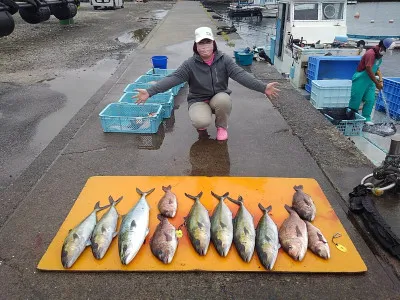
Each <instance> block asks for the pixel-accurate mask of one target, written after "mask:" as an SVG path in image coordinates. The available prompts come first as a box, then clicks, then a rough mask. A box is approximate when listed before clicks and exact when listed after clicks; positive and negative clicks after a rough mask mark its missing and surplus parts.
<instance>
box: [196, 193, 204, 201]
mask: <svg viewBox="0 0 400 300" xmlns="http://www.w3.org/2000/svg"><path fill="white" fill-rule="evenodd" d="M201 196H203V192H200V193H199V194H198V195H197V196H196V198H197V199H199V200H200V198H201Z"/></svg>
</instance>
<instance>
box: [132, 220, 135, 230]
mask: <svg viewBox="0 0 400 300" xmlns="http://www.w3.org/2000/svg"><path fill="white" fill-rule="evenodd" d="M132 227H136V222H135V220H132V222H131V228H132Z"/></svg>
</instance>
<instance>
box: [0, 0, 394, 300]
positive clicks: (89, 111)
mask: <svg viewBox="0 0 400 300" xmlns="http://www.w3.org/2000/svg"><path fill="white" fill-rule="evenodd" d="M183 15H184V16H186V18H182V16H183ZM199 24H204V25H209V26H213V23H212V21H211V19H209V18H208V17H207V15H206V14H205V12H204V10H203V9H202V8H201V7H200V6H199V3H198V2H186V1H180V2H178V3H177V4H176V5H175V6H174V8H173V9H172V10H171V11H170V12H169V14H168V15H167V17H166V18H165V19H164V20H163V22H162V23H161V24H160V25H159V26H158V27H157V28H156V29H155V30H154V31H153V32H152V33H151V34H150V36H149V37H148V39H146V40H145V41H144V43H143V48H140V49H138V50H137V51H136V52H135V54H134V55H131V56H129V57H128V58H127V59H126V60H124V61H123V62H122V64H121V66H120V67H119V68H118V69H117V70H116V72H114V74H113V75H112V76H111V77H110V78H109V80H107V82H106V83H105V84H104V85H103V86H102V87H101V88H100V89H99V90H98V91H96V93H95V94H94V95H93V96H92V97H91V98H90V100H89V101H88V102H87V103H86V104H85V105H84V106H83V107H82V109H81V110H80V111H79V112H78V113H77V115H76V116H75V117H74V118H73V119H72V120H71V121H70V122H69V124H68V125H67V126H66V127H64V128H63V129H62V130H61V132H60V134H59V135H57V137H56V138H55V139H54V140H53V141H52V142H51V143H50V144H49V146H48V147H47V148H46V149H45V150H44V151H43V152H42V153H41V155H39V157H38V158H37V159H36V160H35V161H34V162H33V164H32V165H31V166H30V167H29V168H28V170H27V171H26V172H24V174H23V176H21V177H20V178H18V180H16V182H15V183H14V185H13V186H12V187H9V188H8V189H7V190H6V191H5V193H4V194H3V195H4V198H3V199H4V200H6V201H3V202H2V205H3V207H2V208H3V210H2V211H5V210H8V211H12V212H13V213H12V215H11V217H10V218H7V219H2V224H3V226H2V228H1V230H0V240H1V241H2V243H1V244H0V260H1V265H0V281H1V283H2V286H3V291H2V297H4V298H6V299H18V298H27V297H31V298H35V299H41V298H58V299H64V298H69V299H70V298H73V299H80V298H104V297H105V298H117V297H118V298H128V297H132V294H133V293H134V295H138V296H137V297H139V298H142V299H155V298H156V299H158V298H193V297H196V298H204V299H205V298H233V299H243V298H272V299H291V298H295V297H296V298H306V299H321V298H332V297H335V298H343V299H345V298H359V299H361V298H362V299H395V298H396V297H397V296H398V293H399V291H398V290H397V289H398V287H399V284H398V283H399V282H398V280H397V279H396V277H394V276H393V272H391V269H390V266H389V265H388V264H387V263H386V262H385V261H383V260H382V258H381V257H380V256H379V255H377V253H373V252H372V251H371V249H370V248H369V247H368V246H367V245H366V243H365V241H364V239H363V238H362V236H361V235H360V233H359V232H358V231H357V230H356V228H355V227H354V225H353V224H352V223H351V222H350V220H349V219H348V217H347V214H346V213H347V209H346V206H345V205H344V204H343V200H342V198H341V195H340V193H338V190H339V191H346V189H347V188H348V187H349V186H351V185H352V182H351V180H355V179H354V177H355V176H354V174H359V172H360V169H355V168H356V166H360V165H361V166H364V167H365V168H366V169H368V168H369V167H370V165H371V164H370V162H368V160H366V159H365V157H363V156H362V155H360V154H359V152H357V151H356V149H355V148H354V146H353V145H352V144H351V143H350V142H349V141H347V140H346V139H343V138H342V137H341V136H340V135H339V134H337V133H336V132H335V131H334V130H333V129H332V126H330V124H329V123H328V122H327V121H326V120H325V119H324V118H323V117H322V116H320V117H318V116H315V118H314V116H313V118H311V117H310V115H312V114H313V113H312V112H311V108H308V106H307V105H305V104H304V103H302V102H301V98H300V97H301V96H300V95H299V94H297V92H295V91H294V90H293V89H292V88H291V86H290V85H289V84H288V83H287V82H286V81H284V80H282V79H281V78H280V77H279V76H280V75H279V74H277V72H275V71H274V69H272V68H266V67H265V65H261V64H257V65H255V66H254V73H256V68H257V67H258V68H262V71H260V72H258V74H259V76H260V78H263V74H264V76H265V77H264V79H267V78H268V80H270V79H276V80H279V81H280V82H281V88H282V92H281V96H280V99H279V100H278V101H276V102H274V105H272V103H271V102H269V101H267V100H266V99H265V97H264V96H263V95H262V94H260V93H256V92H254V91H250V90H247V89H246V88H244V87H242V86H240V85H239V84H237V83H235V82H234V81H231V82H230V88H231V89H232V91H233V94H232V98H233V111H232V117H231V122H230V127H229V134H230V138H229V141H228V142H227V143H218V142H216V141H215V140H214V139H215V128H213V126H212V128H210V135H211V139H210V140H202V141H199V140H198V138H197V135H196V131H195V130H194V129H193V128H192V126H191V124H190V121H189V118H188V113H187V103H186V101H185V92H187V90H185V89H183V90H181V93H180V94H179V95H178V96H177V98H176V104H177V105H176V106H177V107H176V109H175V112H174V119H172V120H170V121H169V122H166V123H165V124H164V126H163V127H162V128H163V129H160V132H159V133H158V134H157V135H155V136H147V137H146V136H137V135H129V134H105V133H103V132H102V130H101V126H100V122H99V119H98V113H99V112H100V111H101V110H102V109H103V108H104V107H105V106H106V105H107V104H108V103H110V102H115V101H117V100H118V99H119V97H120V95H121V93H122V91H123V88H124V87H125V86H126V85H127V84H128V83H130V82H132V80H134V79H136V78H137V77H138V76H140V75H141V74H143V73H144V72H145V71H147V70H148V69H149V68H150V67H151V62H150V58H151V56H152V55H156V54H164V55H167V56H168V57H169V61H168V64H169V67H170V68H176V67H177V66H178V65H179V64H180V62H181V61H182V59H184V58H186V57H189V56H190V55H191V45H192V43H193V42H192V41H193V32H194V29H195V28H196V27H198V26H199ZM214 29H215V28H214ZM175 32H179V35H178V36H177V35H176V34H175ZM218 45H220V48H221V49H222V50H224V51H226V52H227V53H228V52H229V51H231V50H232V49H229V48H227V47H225V46H224V42H223V41H222V40H221V39H218ZM297 106H301V107H303V109H300V107H297ZM296 107H297V108H298V109H297V111H298V112H299V113H298V114H293V111H294V110H296ZM277 108H278V109H277ZM307 133H308V134H307ZM323 133H325V134H327V135H328V136H329V137H330V139H331V140H330V143H326V141H325V143H324V142H323V141H322V140H321V139H322V138H323V137H324V136H326V135H322V134H323ZM319 136H320V138H318V137H319ZM150 144H151V145H152V146H149V145H150ZM331 144H332V145H334V146H335V147H334V148H332V145H331ZM149 148H150V149H149ZM201 150H203V151H201ZM206 153H212V154H213V155H211V156H207V157H206V156H205V155H204V154H206ZM321 153H323V154H324V155H321ZM204 173H206V174H207V175H209V176H213V175H218V176H220V175H222V174H226V175H230V176H278V177H279V176H282V177H312V178H315V179H316V180H317V181H318V183H319V184H320V185H321V187H322V189H323V191H324V193H325V195H326V196H327V198H328V199H329V201H330V203H331V205H332V207H333V208H334V210H335V212H336V214H337V215H338V217H339V218H340V220H341V222H342V224H343V225H344V227H345V228H346V231H347V232H348V234H349V235H350V237H351V238H352V241H353V242H354V244H355V245H356V247H357V249H358V251H359V253H360V255H361V256H362V258H363V259H364V261H365V263H366V264H367V267H368V271H367V272H366V273H364V274H301V275H299V274H283V273H282V274H269V273H260V274H254V273H240V274H239V273H218V272H216V273H201V272H188V273H185V274H182V273H124V274H119V273H79V274H77V273H63V272H38V271H37V270H36V265H37V263H38V261H39V260H40V258H41V257H42V255H43V253H44V252H45V250H46V249H47V246H48V245H49V243H50V242H51V240H52V238H53V237H54V235H55V233H56V232H57V230H58V228H59V226H60V224H61V223H62V222H63V220H64V218H65V216H66V215H67V214H68V212H69V210H70V208H71V206H72V205H73V203H74V201H75V199H76V198H77V196H78V195H79V193H80V191H81V190H82V188H83V186H84V184H85V182H86V181H87V179H88V178H89V177H91V176H99V175H113V176H115V175H191V174H204ZM39 179H40V180H39ZM333 179H335V180H333ZM28 187H29V188H28ZM15 208H16V209H15ZM116 295H117V296H116Z"/></svg>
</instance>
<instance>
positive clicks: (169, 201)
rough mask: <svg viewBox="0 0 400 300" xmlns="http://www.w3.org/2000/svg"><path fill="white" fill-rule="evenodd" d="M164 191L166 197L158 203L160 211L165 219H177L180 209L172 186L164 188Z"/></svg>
mask: <svg viewBox="0 0 400 300" xmlns="http://www.w3.org/2000/svg"><path fill="white" fill-rule="evenodd" d="M162 190H163V191H164V192H165V194H164V196H163V197H162V198H161V199H160V201H159V202H158V210H159V211H160V213H161V214H162V215H163V216H164V217H168V218H173V217H175V214H176V210H177V208H178V202H177V200H176V196H175V194H174V193H173V192H172V191H171V186H170V185H169V186H167V187H165V186H163V187H162Z"/></svg>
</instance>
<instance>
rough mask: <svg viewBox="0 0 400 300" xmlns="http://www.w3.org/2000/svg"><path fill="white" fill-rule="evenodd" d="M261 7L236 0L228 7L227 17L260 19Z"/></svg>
mask: <svg viewBox="0 0 400 300" xmlns="http://www.w3.org/2000/svg"><path fill="white" fill-rule="evenodd" d="M263 9H264V7H263V6H261V5H258V4H255V3H254V1H253V0H252V1H248V0H237V1H234V2H232V3H231V4H230V5H229V6H228V16H230V17H253V16H258V17H262V10H263Z"/></svg>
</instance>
